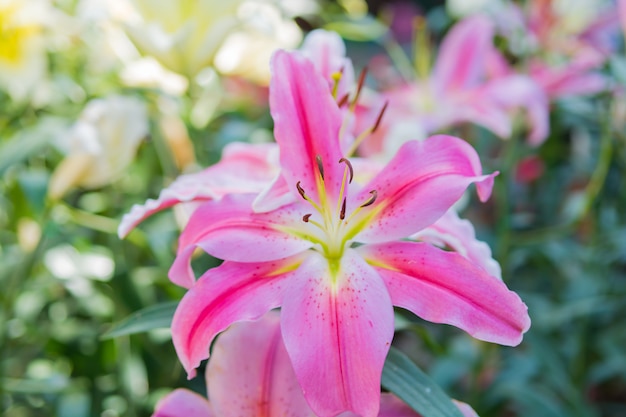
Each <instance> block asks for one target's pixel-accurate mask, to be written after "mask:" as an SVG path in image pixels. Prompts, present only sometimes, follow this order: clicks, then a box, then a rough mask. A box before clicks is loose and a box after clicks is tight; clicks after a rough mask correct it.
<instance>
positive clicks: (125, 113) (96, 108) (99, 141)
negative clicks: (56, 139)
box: [48, 96, 148, 199]
mask: <svg viewBox="0 0 626 417" xmlns="http://www.w3.org/2000/svg"><path fill="white" fill-rule="evenodd" d="M147 134H148V115H147V109H146V106H145V104H144V103H143V102H142V101H141V100H139V99H137V98H134V97H123V96H110V97H107V98H103V99H95V100H92V101H90V102H89V103H88V104H87V106H86V107H85V109H84V110H83V112H82V114H81V115H80V118H79V119H78V121H77V122H76V123H75V124H74V125H73V126H72V128H71V129H70V130H69V132H67V135H66V136H64V137H63V138H61V143H60V144H59V146H60V147H61V148H63V150H64V151H65V153H66V154H67V156H66V158H65V159H64V160H63V161H62V162H61V163H60V164H59V166H58V167H57V168H56V170H55V171H54V173H53V174H52V178H51V179H50V184H49V186H48V195H49V196H50V197H51V198H53V199H57V198H60V197H62V196H63V195H64V194H65V193H66V192H67V191H69V190H70V189H72V188H74V187H76V186H80V187H86V188H96V187H101V186H103V185H106V184H108V183H110V182H111V181H113V180H115V179H116V178H118V177H119V176H120V175H121V174H122V173H123V172H124V170H125V169H126V167H128V165H129V164H130V163H131V162H132V161H133V159H134V158H135V154H136V152H137V148H138V147H139V144H140V143H141V141H142V139H144V138H145V137H146V135H147Z"/></svg>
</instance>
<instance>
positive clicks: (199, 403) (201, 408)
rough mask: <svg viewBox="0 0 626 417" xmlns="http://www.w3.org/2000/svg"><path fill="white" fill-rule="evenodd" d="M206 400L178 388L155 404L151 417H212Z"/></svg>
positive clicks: (211, 411)
mask: <svg viewBox="0 0 626 417" xmlns="http://www.w3.org/2000/svg"><path fill="white" fill-rule="evenodd" d="M213 416H215V414H213V410H211V405H210V404H209V401H207V399H206V398H204V397H203V396H201V395H200V394H196V393H195V392H193V391H189V390H188V389H183V388H179V389H176V390H174V391H172V392H171V393H169V394H168V395H166V396H165V397H163V398H162V399H161V400H159V402H158V403H157V405H156V407H155V408H154V413H153V414H152V417H213Z"/></svg>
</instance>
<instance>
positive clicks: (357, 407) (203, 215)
mask: <svg viewBox="0 0 626 417" xmlns="http://www.w3.org/2000/svg"><path fill="white" fill-rule="evenodd" d="M272 70H273V73H272V80H271V83H270V109H271V113H272V116H273V118H274V122H275V137H276V140H277V142H278V145H279V147H280V167H281V175H280V178H281V179H282V180H281V181H276V182H275V183H274V184H275V186H274V189H272V190H270V192H268V193H267V194H266V195H265V198H267V199H268V200H270V201H269V203H266V204H265V206H266V207H271V206H272V205H274V206H276V207H274V208H272V209H270V210H267V211H266V212H258V211H254V210H253V208H252V204H253V201H254V200H255V199H256V198H257V195H256V194H230V195H226V196H224V197H223V198H222V199H221V200H213V201H208V202H206V203H204V204H203V205H202V206H201V207H200V208H198V209H197V210H196V211H195V212H194V214H193V216H192V217H191V219H190V221H189V223H188V225H187V227H186V229H185V230H184V231H183V233H182V234H181V237H180V242H179V252H178V254H177V258H176V260H175V262H174V264H173V265H172V268H171V270H170V278H171V279H173V280H176V281H179V282H185V283H187V284H189V283H190V282H191V283H192V284H193V281H194V279H195V277H194V275H193V271H192V270H191V268H190V265H189V261H190V257H191V254H192V252H193V251H194V250H195V248H197V247H200V248H202V249H203V250H204V251H206V252H207V253H209V254H211V255H212V256H215V257H217V258H221V259H223V260H224V263H223V264H222V265H220V266H219V267H216V268H212V269H210V270H208V271H206V272H205V273H204V275H203V276H202V277H201V278H200V279H199V280H198V281H197V282H195V284H193V285H190V287H191V288H190V290H189V291H188V292H187V294H186V295H185V296H184V298H183V299H182V300H181V302H180V304H179V307H178V309H177V310H176V313H175V315H174V319H173V322H172V334H173V341H174V346H175V348H176V351H177V353H178V356H179V358H180V360H181V362H182V364H183V366H184V368H185V369H186V371H187V373H188V375H189V377H193V376H194V375H195V368H197V366H198V365H199V364H200V362H201V361H202V360H203V359H205V358H207V357H208V356H209V352H208V347H209V345H210V344H211V341H212V340H213V339H214V337H215V336H216V335H217V334H218V333H220V332H222V331H223V330H225V329H226V328H227V327H228V326H230V325H231V324H233V323H235V322H239V321H247V320H254V319H257V318H259V317H261V316H262V315H263V314H265V313H266V312H267V311H269V310H271V309H274V308H277V307H281V308H282V314H281V328H282V333H283V339H284V342H285V347H286V350H287V353H288V355H289V357H290V359H291V363H292V364H293V368H294V372H295V374H296V378H297V380H298V382H299V384H300V386H301V387H302V389H303V392H304V395H305V398H306V400H307V402H308V404H309V406H310V407H311V409H312V410H313V411H314V412H315V414H316V415H319V416H335V415H338V414H340V413H342V412H346V411H350V412H353V413H356V414H359V415H361V416H363V417H374V416H376V415H377V414H378V411H379V404H380V400H379V399H380V377H381V372H382V367H383V363H384V360H385V357H386V354H387V351H388V349H389V346H390V344H391V339H392V337H393V332H394V329H393V326H394V325H393V321H394V318H393V306H394V305H396V306H400V307H403V308H405V309H408V310H410V311H412V312H414V313H415V314H417V315H419V316H420V317H422V318H424V319H426V320H430V321H433V322H438V323H447V324H452V325H454V326H457V327H459V328H461V329H463V330H465V331H467V332H468V333H469V334H470V335H472V336H474V337H476V338H478V339H481V340H486V341H491V342H495V343H501V344H506V345H516V344H518V343H520V341H521V339H522V335H523V333H524V332H525V331H526V330H527V329H528V328H529V326H530V319H529V317H528V314H527V309H526V306H525V305H524V303H523V302H522V301H521V300H520V299H519V297H518V296H517V294H515V293H514V292H511V291H509V290H508V289H507V287H506V286H505V285H504V283H503V282H502V281H500V280H498V279H497V278H494V277H492V276H491V275H490V274H489V273H487V272H486V271H485V270H484V269H483V268H482V267H480V266H477V265H475V264H474V263H473V262H471V261H469V260H468V259H467V258H465V257H463V256H461V255H458V254H456V253H452V252H446V251H443V250H440V249H438V248H435V247H433V246H431V245H430V244H427V243H422V242H412V241H406V240H404V238H406V237H408V236H411V235H413V234H415V233H417V232H418V231H420V230H422V229H424V228H425V227H427V226H429V225H431V224H432V223H434V222H435V221H436V220H437V219H438V218H440V217H441V216H442V215H444V214H445V212H446V211H447V210H448V209H449V208H450V207H451V205H452V204H453V203H454V202H456V201H457V200H458V199H459V198H460V196H461V195H462V193H463V192H464V191H465V189H466V188H467V187H468V186H469V185H470V184H471V183H475V184H476V187H477V191H478V195H479V197H480V198H481V200H483V201H484V200H486V199H487V198H488V197H489V195H490V193H491V188H492V185H493V177H494V175H495V174H490V175H483V174H482V172H481V171H482V168H481V165H480V161H479V158H478V155H477V154H476V153H475V151H474V150H473V148H471V146H469V145H468V144H467V143H466V142H464V141H462V140H460V139H457V138H454V137H450V136H435V137H432V138H430V139H427V140H425V141H421V142H418V141H411V142H407V143H406V144H404V145H403V146H402V147H401V148H400V150H399V151H398V153H397V155H396V156H395V157H394V158H393V159H392V160H391V161H390V162H389V163H388V164H387V165H386V166H385V167H384V168H382V170H381V171H380V172H378V174H377V175H375V176H374V177H373V178H372V179H371V180H370V181H369V182H368V183H367V184H365V185H364V186H362V185H360V184H358V183H356V182H352V179H353V167H352V164H351V163H350V162H349V161H348V160H347V159H346V158H345V157H344V155H343V153H342V152H341V147H340V138H339V129H340V126H341V122H342V117H341V116H342V115H341V111H340V110H339V108H338V106H337V104H336V102H335V100H334V98H333V96H332V94H331V92H330V91H329V89H328V83H327V81H326V80H325V79H324V78H323V77H322V76H320V75H319V74H318V73H317V72H316V70H315V68H314V67H313V64H312V63H311V62H310V61H309V60H308V59H306V58H305V57H304V56H302V55H300V54H299V53H297V52H294V53H287V52H284V51H278V52H276V53H275V55H274V57H273V60H272ZM285 192H286V193H287V195H288V198H286V197H285V195H284V193H285ZM276 199H278V200H279V201H280V204H275V201H276ZM285 201H290V202H289V203H287V204H286V203H284V202H285ZM328 387H335V389H333V390H328V389H327V388H328Z"/></svg>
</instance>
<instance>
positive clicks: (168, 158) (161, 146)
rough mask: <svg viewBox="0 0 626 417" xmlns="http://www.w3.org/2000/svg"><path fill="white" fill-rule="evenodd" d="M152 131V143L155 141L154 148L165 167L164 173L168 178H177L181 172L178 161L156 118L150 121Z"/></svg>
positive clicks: (162, 165)
mask: <svg viewBox="0 0 626 417" xmlns="http://www.w3.org/2000/svg"><path fill="white" fill-rule="evenodd" d="M150 132H151V135H152V143H154V149H155V150H156V153H157V157H158V158H159V162H160V163H161V167H162V168H163V173H164V174H165V176H166V177H168V178H171V179H173V178H176V177H177V176H178V174H179V171H178V168H177V167H176V162H175V161H174V157H173V155H172V151H171V150H170V147H169V145H168V144H167V143H166V141H165V137H164V136H163V132H162V131H161V128H160V127H159V124H158V122H156V121H155V120H151V121H150Z"/></svg>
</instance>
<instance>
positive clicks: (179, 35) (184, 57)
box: [126, 0, 302, 83]
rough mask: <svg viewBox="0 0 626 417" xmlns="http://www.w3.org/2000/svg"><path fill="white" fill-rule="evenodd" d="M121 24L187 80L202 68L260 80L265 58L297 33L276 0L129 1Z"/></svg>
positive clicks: (294, 41) (290, 44) (265, 74)
mask: <svg viewBox="0 0 626 417" xmlns="http://www.w3.org/2000/svg"><path fill="white" fill-rule="evenodd" d="M132 1H133V4H134V5H135V7H136V11H137V12H138V13H137V16H138V17H137V18H136V19H129V20H128V22H127V23H126V26H127V32H128V34H129V36H130V38H131V39H132V40H133V42H134V43H135V45H136V46H137V48H138V49H139V50H140V51H141V52H142V53H143V54H144V55H147V56H151V57H154V58H155V59H157V60H158V61H159V62H160V63H161V64H162V65H163V66H165V67H166V68H168V69H169V70H171V71H174V72H176V73H178V74H182V75H184V76H186V77H187V78H188V79H190V80H193V79H194V78H195V77H196V76H197V75H198V74H199V73H200V72H201V71H202V70H203V69H205V68H206V67H212V66H215V67H216V68H217V70H218V71H219V72H221V73H223V74H229V75H235V74H236V75H242V76H244V77H246V78H248V79H250V80H253V81H257V82H261V83H266V82H267V80H268V79H269V58H270V56H271V54H272V52H273V51H274V50H276V49H278V48H286V49H289V48H294V47H296V46H297V45H298V44H299V43H300V41H301V39H302V35H301V32H300V29H299V28H298V26H297V25H296V24H295V23H294V22H293V21H292V20H291V19H288V18H286V17H285V16H284V14H283V12H282V11H281V9H280V8H279V5H278V3H277V1H276V0H230V1H223V0H219V1H218V0H198V1H189V0H184V1H177V0H150V1H149V0H132Z"/></svg>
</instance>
